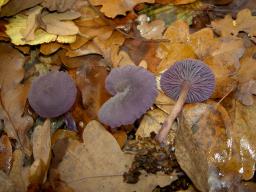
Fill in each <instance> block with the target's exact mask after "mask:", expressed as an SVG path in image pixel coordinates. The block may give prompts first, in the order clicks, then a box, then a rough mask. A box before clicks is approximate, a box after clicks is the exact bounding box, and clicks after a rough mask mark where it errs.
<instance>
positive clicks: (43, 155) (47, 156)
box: [30, 119, 51, 183]
mask: <svg viewBox="0 0 256 192" xmlns="http://www.w3.org/2000/svg"><path fill="white" fill-rule="evenodd" d="M50 128H51V121H50V120H49V119H47V120H45V122H44V124H43V125H42V126H41V125H38V126H37V127H36V128H35V129H34V132H33V135H32V145H33V157H34V159H35V161H36V162H34V163H33V165H34V167H40V173H39V174H38V176H36V177H37V179H33V180H37V181H39V183H40V182H42V181H43V179H44V177H45V176H46V174H47V171H48V167H49V164H50V160H51V129H50ZM33 165H32V168H33ZM32 168H30V170H31V169H32ZM38 178H39V179H38Z"/></svg>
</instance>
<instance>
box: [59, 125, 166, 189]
mask: <svg viewBox="0 0 256 192" xmlns="http://www.w3.org/2000/svg"><path fill="white" fill-rule="evenodd" d="M95 138H97V139H95ZM83 140H84V143H79V142H78V141H69V143H68V146H67V149H66V153H65V155H64V158H63V160H62V162H61V163H60V164H59V167H58V170H59V172H60V176H61V179H62V180H63V181H65V182H66V183H67V184H68V185H69V186H71V187H72V188H73V189H74V190H75V191H85V190H86V191H88V192H90V191H105V192H108V191H116V190H117V191H124V192H126V191H135V190H136V191H151V190H152V189H154V187H155V186H156V185H160V186H163V185H166V184H167V183H168V182H169V181H170V178H169V177H168V176H164V175H156V176H155V175H151V174H148V175H147V176H145V175H141V176H140V180H139V182H138V183H137V184H127V183H124V182H123V173H124V172H126V171H127V169H128V167H129V166H130V165H131V163H132V159H133V155H129V154H125V153H123V152H122V151H121V149H120V147H119V144H118V143H117V142H116V140H115V138H114V137H113V136H111V134H109V133H108V132H107V131H106V130H105V128H104V127H103V126H102V125H101V124H100V123H98V122H97V121H91V122H90V123H89V124H88V125H87V126H86V128H85V130H84V133H83ZM100 162H101V163H100Z"/></svg>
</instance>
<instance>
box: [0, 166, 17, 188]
mask: <svg viewBox="0 0 256 192" xmlns="http://www.w3.org/2000/svg"><path fill="white" fill-rule="evenodd" d="M0 183H1V185H0V192H15V191H16V190H15V185H14V183H13V182H12V180H11V179H10V178H9V177H8V175H6V173H4V172H3V171H0Z"/></svg>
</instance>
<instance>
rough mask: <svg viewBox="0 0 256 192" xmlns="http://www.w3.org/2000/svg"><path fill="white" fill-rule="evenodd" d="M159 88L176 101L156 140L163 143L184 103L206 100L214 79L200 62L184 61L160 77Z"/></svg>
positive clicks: (206, 67)
mask: <svg viewBox="0 0 256 192" xmlns="http://www.w3.org/2000/svg"><path fill="white" fill-rule="evenodd" d="M160 86H161V88H162V90H163V91H164V93H165V94H166V95H167V96H169V97H171V98H172V99H174V100H177V102H176V104H175V105H174V107H173V110H172V112H171V114H170V115H169V116H168V117H167V119H166V120H165V122H164V124H163V126H162V128H161V130H160V132H159V133H158V135H157V136H156V139H157V140H158V141H159V142H160V143H165V142H166V138H167V135H168V132H169V130H170V129H171V126H172V124H173V121H174V120H175V119H176V117H177V116H178V114H179V113H180V111H181V110H182V107H183V105H184V103H196V102H202V101H204V100H207V99H208V98H209V97H210V96H211V95H212V93H213V90H214V87H215V77H214V74H213V73H212V71H211V69H210V68H209V67H208V66H207V65H206V64H204V63H203V62H202V61H200V60H196V59H185V60H182V61H178V62H176V63H175V64H174V65H172V66H171V67H170V68H169V69H168V70H167V71H165V72H164V73H163V74H162V75H161V80H160Z"/></svg>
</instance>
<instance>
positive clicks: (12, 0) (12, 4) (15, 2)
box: [0, 0, 43, 17]
mask: <svg viewBox="0 0 256 192" xmlns="http://www.w3.org/2000/svg"><path fill="white" fill-rule="evenodd" d="M41 2H43V0H24V1H22V3H20V0H9V1H8V3H7V4H6V5H4V6H3V7H2V8H1V12H0V16H1V17H4V16H7V17H9V16H13V15H15V14H17V13H19V12H21V11H23V10H25V9H29V8H31V7H34V6H36V5H38V4H40V3H41Z"/></svg>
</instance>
